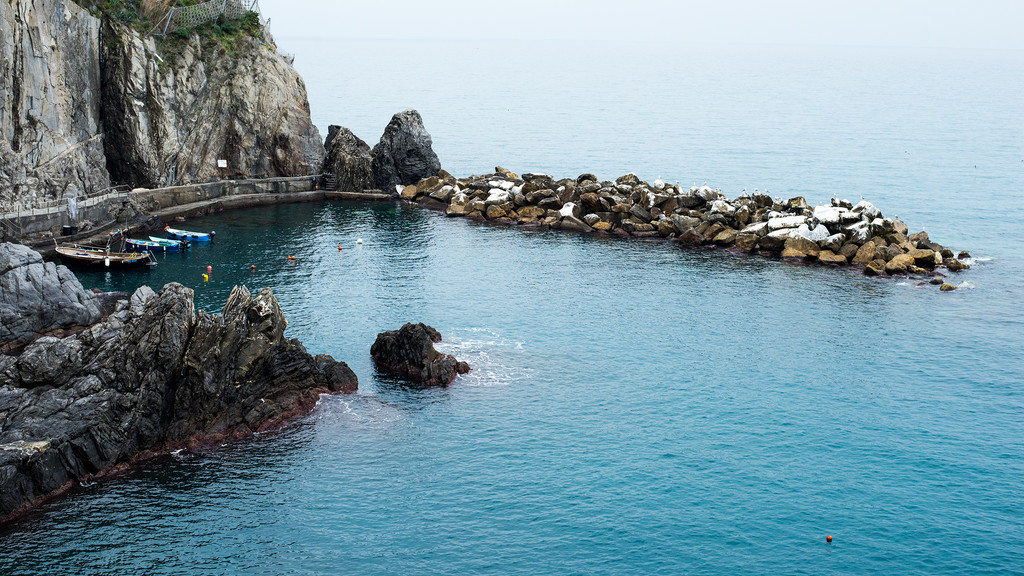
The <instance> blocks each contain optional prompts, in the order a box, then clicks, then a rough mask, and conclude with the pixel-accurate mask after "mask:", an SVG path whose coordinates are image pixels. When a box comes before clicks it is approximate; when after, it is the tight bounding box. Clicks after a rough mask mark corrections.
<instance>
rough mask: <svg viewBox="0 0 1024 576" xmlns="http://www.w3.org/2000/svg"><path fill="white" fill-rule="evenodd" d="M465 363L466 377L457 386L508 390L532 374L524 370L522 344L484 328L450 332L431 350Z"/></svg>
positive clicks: (531, 371) (463, 375) (461, 376)
mask: <svg viewBox="0 0 1024 576" xmlns="http://www.w3.org/2000/svg"><path fill="white" fill-rule="evenodd" d="M435 347H436V348H437V349H438V350H439V351H441V352H444V353H445V354H451V355H453V356H455V357H456V358H458V359H459V360H462V361H464V362H467V363H468V364H469V367H470V371H469V373H468V374H461V375H460V376H459V377H458V379H456V381H455V382H456V383H457V384H458V385H460V386H511V385H513V384H515V383H517V382H520V381H523V380H526V379H528V378H530V377H531V376H532V375H533V373H534V370H532V369H530V368H527V367H526V366H524V364H525V358H524V357H523V356H522V354H521V352H522V351H523V350H525V347H524V342H521V341H517V340H511V339H508V338H505V337H503V336H502V335H501V334H499V333H497V332H495V331H493V330H489V329H486V328H454V329H451V330H448V331H447V335H446V336H445V339H444V340H442V341H441V342H439V343H438V344H437V345H436V346H435Z"/></svg>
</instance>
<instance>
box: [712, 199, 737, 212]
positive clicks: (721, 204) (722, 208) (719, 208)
mask: <svg viewBox="0 0 1024 576" xmlns="http://www.w3.org/2000/svg"><path fill="white" fill-rule="evenodd" d="M735 211H736V207H735V206H733V205H732V204H729V203H728V202H726V201H725V200H715V201H714V202H712V204H711V213H712V214H715V213H720V214H732V213H733V212H735Z"/></svg>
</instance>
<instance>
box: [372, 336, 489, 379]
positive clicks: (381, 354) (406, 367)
mask: <svg viewBox="0 0 1024 576" xmlns="http://www.w3.org/2000/svg"><path fill="white" fill-rule="evenodd" d="M440 341H441V333H440V332H438V331H437V330H434V329H433V328H431V327H430V326H427V325H426V324H423V323H419V324H412V323H409V324H406V325H404V326H402V327H401V328H399V329H398V330H390V331H388V332H381V333H380V334H378V335H377V340H376V341H374V343H373V346H371V347H370V356H371V357H372V358H373V361H374V362H375V363H376V365H377V368H378V369H380V370H381V371H383V372H386V373H388V374H392V375H395V376H399V377H401V378H407V379H409V380H412V381H413V382H417V383H420V384H423V385H424V386H447V385H449V384H451V383H452V381H453V380H455V376H456V375H457V374H465V373H466V372H469V364H466V363H465V362H459V361H458V360H457V359H456V358H455V357H454V356H452V355H451V354H444V353H442V352H438V351H437V350H436V349H435V348H434V344H435V343H436V342H440Z"/></svg>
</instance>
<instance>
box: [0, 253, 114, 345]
mask: <svg viewBox="0 0 1024 576" xmlns="http://www.w3.org/2000/svg"><path fill="white" fill-rule="evenodd" d="M101 313H102V311H101V303H100V302H99V301H98V299H97V298H96V295H95V294H93V293H92V292H88V291H86V290H84V289H82V285H81V284H79V282H78V278H75V275H74V274H72V273H71V271H70V270H68V269H67V268H65V267H64V266H58V265H56V264H54V263H52V262H43V258H42V256H40V255H39V253H38V252H35V251H33V250H31V249H30V248H28V247H26V246H21V245H19V244H10V243H3V244H0V352H3V350H4V349H5V348H7V349H9V348H14V347H17V346H20V345H22V344H26V343H28V342H29V341H31V340H33V339H34V338H35V337H36V336H38V335H41V334H44V333H47V332H50V331H53V330H56V329H60V328H72V327H75V326H88V325H90V324H93V323H95V322H97V321H99V319H100V316H101Z"/></svg>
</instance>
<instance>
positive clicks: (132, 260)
mask: <svg viewBox="0 0 1024 576" xmlns="http://www.w3.org/2000/svg"><path fill="white" fill-rule="evenodd" d="M54 244H56V242H55V243H54ZM56 251H57V254H59V255H60V259H61V262H63V263H64V264H65V265H66V266H71V265H78V266H90V267H99V268H134V267H142V266H154V265H156V261H155V260H153V256H152V255H151V254H150V253H149V252H111V251H110V250H109V249H107V248H96V247H93V246H79V245H78V244H56Z"/></svg>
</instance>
